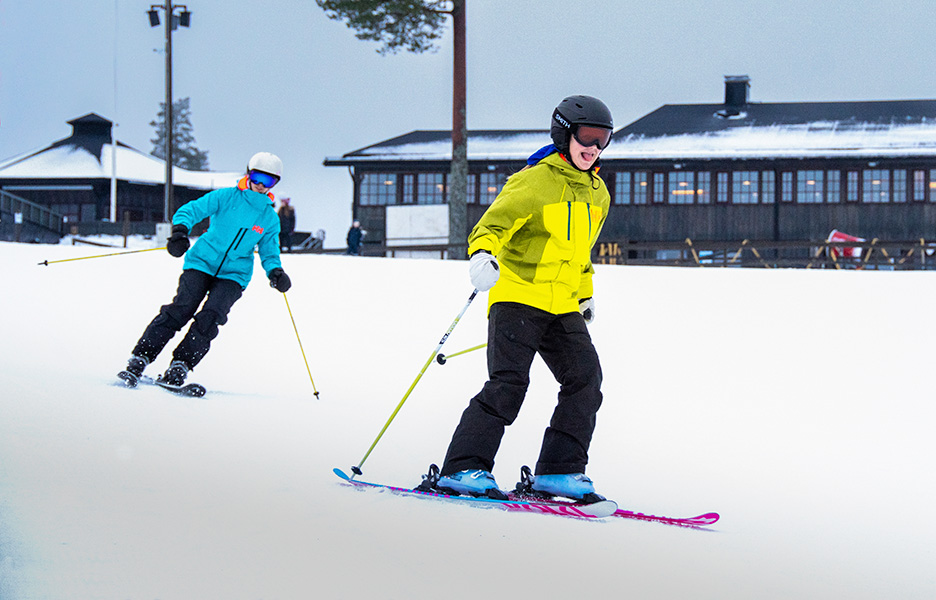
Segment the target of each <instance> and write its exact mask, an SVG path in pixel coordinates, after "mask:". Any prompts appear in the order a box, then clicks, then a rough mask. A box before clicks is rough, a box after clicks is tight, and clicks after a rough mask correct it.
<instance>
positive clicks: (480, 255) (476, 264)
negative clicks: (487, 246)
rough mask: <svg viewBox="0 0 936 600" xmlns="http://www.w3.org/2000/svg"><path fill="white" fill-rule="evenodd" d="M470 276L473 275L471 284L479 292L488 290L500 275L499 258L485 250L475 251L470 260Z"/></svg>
mask: <svg viewBox="0 0 936 600" xmlns="http://www.w3.org/2000/svg"><path fill="white" fill-rule="evenodd" d="M468 276H469V277H471V285H473V286H474V287H475V289H477V290H478V291H479V292H486V291H488V290H489V289H491V288H492V287H494V284H495V283H497V278H498V277H500V266H498V264H497V259H496V258H495V257H493V256H491V255H490V254H489V253H488V252H485V251H484V250H479V251H477V252H475V253H474V254H472V255H471V259H470V260H469V261H468Z"/></svg>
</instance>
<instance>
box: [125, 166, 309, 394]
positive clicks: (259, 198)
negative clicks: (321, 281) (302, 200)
mask: <svg viewBox="0 0 936 600" xmlns="http://www.w3.org/2000/svg"><path fill="white" fill-rule="evenodd" d="M282 173H283V162H282V161H281V160H280V159H279V157H277V156H276V155H274V154H270V153H269V152H259V153H257V154H254V155H253V156H252V157H251V159H250V161H249V162H248V163H247V174H246V175H245V176H244V177H243V178H242V179H241V180H240V181H238V182H237V186H235V187H230V188H223V189H220V190H215V191H212V192H209V193H207V194H205V195H204V196H202V197H201V198H199V199H198V200H194V201H192V202H189V203H187V204H184V205H182V207H181V208H179V210H177V211H176V213H175V215H174V216H173V217H172V224H173V225H172V235H171V237H169V241H168V244H167V246H166V249H167V250H168V251H169V254H171V255H172V256H175V257H177V258H178V257H180V256H182V255H183V254H185V253H186V251H187V250H188V249H189V239H188V234H189V231H190V230H191V228H192V226H194V225H195V224H196V223H198V222H200V221H201V220H202V219H205V218H208V217H210V218H211V224H210V225H209V226H208V230H207V231H206V232H205V233H204V234H203V235H202V236H201V237H199V238H198V241H197V242H195V245H194V246H193V247H192V250H191V252H189V253H188V254H187V255H186V257H185V264H184V265H183V267H182V269H183V270H182V275H181V277H179V289H178V291H177V292H176V296H175V298H174V299H173V300H172V302H171V303H169V304H166V305H165V306H163V307H162V308H161V309H160V311H159V314H158V315H157V316H156V318H154V319H153V321H152V322H151V323H150V324H149V326H147V328H146V330H145V331H144V332H143V336H142V337H141V338H140V340H139V341H138V342H137V344H136V346H135V347H134V348H133V351H132V353H131V356H130V359H129V360H128V361H127V368H126V370H124V371H121V372H120V373H118V374H117V377H119V378H120V379H122V380H123V382H124V383H125V384H126V385H127V387H136V385H137V383H138V382H139V379H140V377H141V376H142V375H143V370H144V369H145V368H146V366H147V365H149V364H150V363H151V362H153V361H154V360H156V357H157V356H158V355H159V353H160V352H161V351H162V349H163V348H164V347H165V346H166V344H168V343H169V340H171V339H172V337H173V336H174V335H175V334H176V333H177V332H179V331H181V330H182V328H183V327H184V326H185V325H186V323H188V322H189V321H191V322H192V325H191V326H190V327H189V329H188V333H186V334H185V337H184V338H183V339H182V341H181V342H180V343H179V345H178V346H176V349H175V350H174V351H173V352H172V363H171V364H170V365H169V368H168V369H166V372H165V373H163V375H161V376H160V377H159V380H160V381H162V382H163V383H165V384H167V385H170V386H177V387H181V386H182V385H184V384H185V379H186V377H187V376H188V374H189V371H191V370H192V369H194V368H195V366H196V365H197V364H198V363H199V362H200V361H201V360H202V359H203V358H204V357H205V354H207V353H208V349H209V347H210V345H211V341H212V340H213V339H214V338H215V337H216V336H217V335H218V327H219V326H221V325H224V324H225V323H227V318H228V312H230V310H231V307H232V306H233V305H234V303H235V302H237V300H238V299H240V297H241V295H242V294H243V292H244V290H245V289H246V288H247V284H248V283H250V278H251V275H252V274H253V270H254V248H255V247H256V248H257V250H258V251H259V254H260V263H261V264H262V265H263V269H264V271H266V275H267V277H268V278H269V280H270V286H271V287H273V288H275V289H276V290H277V291H280V292H284V293H285V292H286V290H288V289H289V288H290V285H291V283H290V280H289V276H287V275H286V273H285V272H283V267H282V264H281V263H280V248H279V244H278V237H279V219H278V218H277V215H276V211H275V210H274V209H273V205H274V204H273V203H274V198H273V194H271V193H270V189H271V188H272V187H273V186H275V185H276V184H277V182H279V180H280V177H282ZM206 298H207V299H206ZM202 301H204V304H202ZM199 307H200V308H199Z"/></svg>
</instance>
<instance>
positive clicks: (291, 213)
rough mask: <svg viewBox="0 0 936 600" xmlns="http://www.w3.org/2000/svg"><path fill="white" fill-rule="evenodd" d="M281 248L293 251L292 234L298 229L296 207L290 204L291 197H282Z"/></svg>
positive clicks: (280, 211) (280, 212)
mask: <svg viewBox="0 0 936 600" xmlns="http://www.w3.org/2000/svg"><path fill="white" fill-rule="evenodd" d="M277 214H278V215H279V220H280V233H279V244H280V250H282V249H284V248H285V249H286V252H292V234H293V232H294V231H295V230H296V209H295V208H294V207H293V206H292V204H290V201H289V198H282V199H280V208H279V212H278V213H277Z"/></svg>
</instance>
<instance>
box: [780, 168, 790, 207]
mask: <svg viewBox="0 0 936 600" xmlns="http://www.w3.org/2000/svg"><path fill="white" fill-rule="evenodd" d="M780 201H781V202H793V172H792V171H784V172H783V173H780Z"/></svg>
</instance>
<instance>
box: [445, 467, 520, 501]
mask: <svg viewBox="0 0 936 600" xmlns="http://www.w3.org/2000/svg"><path fill="white" fill-rule="evenodd" d="M435 489H437V490H438V491H440V492H442V493H444V494H453V495H455V496H460V495H462V494H464V495H466V496H474V497H476V498H479V497H484V498H493V499H495V500H506V499H507V494H505V493H504V492H502V491H501V490H500V488H498V487H497V482H496V481H494V476H493V475H491V473H490V472H488V471H483V470H481V469H466V470H464V471H459V472H457V473H452V474H451V475H443V476H441V477H439V480H438V481H437V482H436V483H435Z"/></svg>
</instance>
